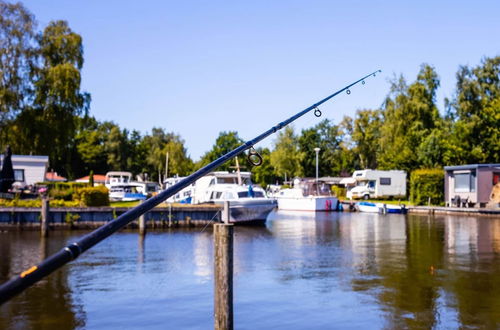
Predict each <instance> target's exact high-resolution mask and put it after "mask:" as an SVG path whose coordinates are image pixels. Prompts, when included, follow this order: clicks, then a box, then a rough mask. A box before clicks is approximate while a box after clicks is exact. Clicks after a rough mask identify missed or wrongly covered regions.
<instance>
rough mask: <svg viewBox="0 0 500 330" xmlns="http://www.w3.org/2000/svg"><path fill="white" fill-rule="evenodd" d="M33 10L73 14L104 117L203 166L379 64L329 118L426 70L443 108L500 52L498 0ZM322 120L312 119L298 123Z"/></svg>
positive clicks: (60, 5)
mask: <svg viewBox="0 0 500 330" xmlns="http://www.w3.org/2000/svg"><path fill="white" fill-rule="evenodd" d="M23 3H24V4H25V6H26V7H27V8H28V9H29V10H30V11H31V12H32V13H33V14H34V15H35V16H36V18H37V20H38V22H39V27H40V28H43V27H44V26H45V25H46V24H47V23H48V22H49V21H51V20H55V19H64V20H67V21H68V22H69V24H70V27H71V28H72V29H73V30H74V31H75V32H77V33H79V34H80V35H81V36H82V37H83V42H84V51H85V64H84V69H83V89H84V90H85V91H87V92H89V93H91V95H92V103H91V110H90V111H91V114H92V115H93V116H95V117H96V118H97V119H98V120H112V121H114V122H116V123H118V124H119V125H120V126H121V127H123V128H128V129H130V130H132V129H137V130H139V131H141V132H142V133H146V132H150V131H151V128H153V127H163V128H165V129H166V130H167V131H169V132H175V133H178V134H180V135H181V136H182V138H183V139H184V140H185V141H186V147H187V149H188V153H189V154H190V155H191V157H192V158H193V159H194V160H197V159H198V158H199V157H200V156H201V155H202V154H203V153H204V152H206V151H208V150H209V149H210V148H211V147H212V145H213V144H214V141H215V139H216V137H217V136H218V135H219V132H221V131H229V130H235V131H238V133H239V136H240V137H241V138H243V139H245V140H248V139H251V138H254V137H255V136H257V135H258V134H260V133H262V132H263V131H264V130H267V129H269V128H270V127H271V126H273V125H275V124H276V123H278V122H280V121H282V120H284V119H286V118H288V117H290V116H291V115H292V114H295V113H296V112H298V111H300V110H302V109H304V108H306V107H308V106H309V105H311V104H313V103H315V102H316V101H318V100H320V99H322V98H323V97H325V96H327V95H329V94H331V93H332V92H334V91H335V90H338V89H340V88H342V87H343V86H345V85H347V84H349V83H350V82H352V81H354V80H356V79H358V78H359V77H361V76H363V75H365V74H367V73H370V72H372V71H375V70H377V69H381V70H382V71H383V72H382V75H379V76H377V77H376V78H371V79H369V80H367V84H366V85H363V86H361V85H359V86H358V87H355V88H353V89H352V93H351V95H346V94H342V95H339V96H338V97H336V98H334V99H333V100H332V101H330V102H329V103H328V104H326V105H324V106H322V107H321V110H322V111H323V117H321V119H323V118H329V119H331V120H332V121H333V122H334V123H338V122H339V121H340V120H342V118H343V116H344V115H349V116H353V115H354V113H355V111H356V110H357V109H363V108H377V107H379V106H380V105H381V103H382V102H383V100H384V98H385V96H386V95H387V92H388V89H389V80H390V79H391V78H392V77H394V75H399V74H403V75H404V76H405V78H406V79H407V80H408V81H413V80H414V79H415V77H416V74H417V72H418V70H419V68H420V65H421V64H422V63H429V64H431V65H433V66H434V67H435V68H436V71H437V72H438V74H439V76H440V79H441V88H440V89H439V92H438V96H437V101H438V105H439V107H440V110H441V111H442V112H443V111H444V109H443V99H444V97H452V96H453V91H454V87H455V86H454V84H455V74H456V72H457V69H458V67H459V65H470V66H476V65H478V64H479V63H480V61H481V59H482V58H483V57H484V56H488V57H493V56H497V55H500V47H499V46H500V19H499V18H498V13H500V1H498V0H497V1H493V0H491V1H482V0H479V1H413V2H410V1H314V0H310V1H293V0H288V1H260V0H254V1H217V0H212V1H160V0H155V1H152V0H151V1H142V2H138V1H125V0H122V1H114V0H106V1H96V0H89V1H67V0H51V1H43V0H29V1H23ZM318 121H319V119H318V118H316V117H315V116H314V115H313V114H312V113H311V114H310V115H307V116H306V117H303V118H301V119H299V120H298V121H297V122H296V124H295V125H294V127H295V129H296V130H297V131H299V130H300V129H302V128H306V127H311V126H312V125H315V124H316V123H317V122H318ZM274 139H275V137H274V136H272V137H270V138H268V139H267V140H266V141H263V142H261V144H260V146H267V147H269V146H271V145H272V142H273V141H274Z"/></svg>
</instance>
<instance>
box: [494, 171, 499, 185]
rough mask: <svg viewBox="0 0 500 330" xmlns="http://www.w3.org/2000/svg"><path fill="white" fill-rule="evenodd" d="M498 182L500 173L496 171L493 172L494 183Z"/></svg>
mask: <svg viewBox="0 0 500 330" xmlns="http://www.w3.org/2000/svg"><path fill="white" fill-rule="evenodd" d="M498 182H500V173H498V172H494V173H493V185H496V184H497V183H498Z"/></svg>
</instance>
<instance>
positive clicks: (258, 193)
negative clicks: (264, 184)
mask: <svg viewBox="0 0 500 330" xmlns="http://www.w3.org/2000/svg"><path fill="white" fill-rule="evenodd" d="M238 197H239V198H246V197H264V193H263V192H262V191H254V192H253V196H250V193H249V192H247V191H240V192H238Z"/></svg>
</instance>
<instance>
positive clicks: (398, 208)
mask: <svg viewBox="0 0 500 330" xmlns="http://www.w3.org/2000/svg"><path fill="white" fill-rule="evenodd" d="M356 208H357V209H358V211H359V212H367V213H399V214H406V213H407V212H408V209H407V208H406V206H405V205H404V204H402V205H394V204H384V203H371V202H358V203H356Z"/></svg>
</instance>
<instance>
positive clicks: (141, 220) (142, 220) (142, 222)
mask: <svg viewBox="0 0 500 330" xmlns="http://www.w3.org/2000/svg"><path fill="white" fill-rule="evenodd" d="M142 203H144V201H141V204H142ZM139 234H140V235H146V216H145V215H144V214H142V215H141V216H140V217H139Z"/></svg>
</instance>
